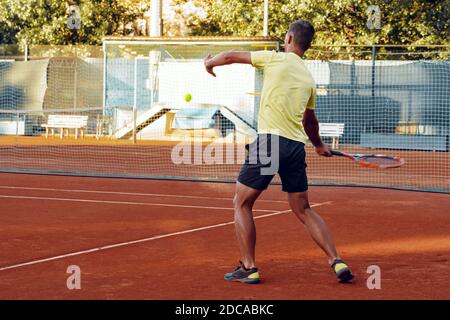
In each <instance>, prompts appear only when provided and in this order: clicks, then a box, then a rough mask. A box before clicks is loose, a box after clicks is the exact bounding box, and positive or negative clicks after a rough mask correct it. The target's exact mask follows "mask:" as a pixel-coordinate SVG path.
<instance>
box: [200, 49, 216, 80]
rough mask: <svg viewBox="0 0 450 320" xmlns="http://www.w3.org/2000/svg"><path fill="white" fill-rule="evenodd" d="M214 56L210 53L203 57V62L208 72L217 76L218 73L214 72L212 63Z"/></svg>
mask: <svg viewBox="0 0 450 320" xmlns="http://www.w3.org/2000/svg"><path fill="white" fill-rule="evenodd" d="M213 58H214V57H213V56H211V55H210V54H208V56H207V57H206V58H205V59H203V62H204V64H205V69H206V72H208V73H209V74H211V75H212V76H214V77H215V76H216V74H215V73H214V70H213V69H214V67H215V66H214V64H213V63H212V59H213Z"/></svg>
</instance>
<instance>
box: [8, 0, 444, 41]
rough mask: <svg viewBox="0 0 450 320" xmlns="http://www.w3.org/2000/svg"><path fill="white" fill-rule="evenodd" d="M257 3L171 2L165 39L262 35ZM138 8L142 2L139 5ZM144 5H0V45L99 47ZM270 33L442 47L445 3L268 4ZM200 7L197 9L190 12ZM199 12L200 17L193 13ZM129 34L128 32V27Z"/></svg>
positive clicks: (55, 1)
mask: <svg viewBox="0 0 450 320" xmlns="http://www.w3.org/2000/svg"><path fill="white" fill-rule="evenodd" d="M263 1H264V0H246V1H243V0H171V4H172V10H173V12H174V19H173V20H172V21H169V22H167V23H166V25H165V27H166V31H167V32H166V34H167V35H172V36H174V35H175V36H176V35H235V36H256V35H262V29H263V27H262V21H263ZM142 3H144V4H147V7H145V6H144V7H143V6H142ZM68 4H78V5H79V6H80V9H81V21H82V22H81V29H80V30H78V31H71V30H69V28H68V27H67V25H66V23H67V18H68V12H67V8H68ZM149 4H150V0H148V1H142V0H68V1H63V0H0V43H20V42H21V41H22V39H27V42H28V43H31V44H71V43H83V44H100V43H101V38H102V37H103V36H105V35H126V34H128V33H129V32H130V28H127V26H128V27H130V23H132V22H133V21H135V19H136V18H138V17H142V15H143V12H144V11H145V10H147V9H148V5H149ZM369 4H375V5H379V6H380V8H381V11H382V29H381V30H380V31H378V32H374V31H370V30H368V29H367V27H366V21H367V14H366V9H367V7H368V5H369ZM269 7H270V15H269V34H270V35H273V36H277V37H279V38H283V37H284V34H285V32H286V30H287V28H288V26H289V24H290V22H292V21H294V20H296V19H299V18H303V19H306V20H309V21H311V22H312V23H313V24H314V26H315V28H316V30H317V36H316V40H315V44H321V45H331V44H339V45H353V44H365V45H367V44H374V43H377V44H414V45H429V44H449V43H450V40H449V39H450V31H449V25H450V4H449V0H397V1H391V0H373V1H367V0H269ZM192 8H194V9H195V8H201V9H202V10H197V9H195V10H193V9H192ZM199 12H201V13H204V12H206V16H205V14H199ZM131 29H132V27H131Z"/></svg>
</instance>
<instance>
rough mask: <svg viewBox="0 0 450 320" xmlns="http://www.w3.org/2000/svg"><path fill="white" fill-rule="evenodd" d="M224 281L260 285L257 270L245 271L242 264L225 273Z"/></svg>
mask: <svg viewBox="0 0 450 320" xmlns="http://www.w3.org/2000/svg"><path fill="white" fill-rule="evenodd" d="M239 262H240V261H239ZM223 278H224V279H225V280H226V281H240V282H243V283H248V284H256V283H260V282H261V281H260V279H259V272H258V268H251V269H247V268H245V267H244V265H243V264H242V262H240V266H239V267H237V268H236V269H235V270H234V271H233V272H229V273H226V274H225V276H224V277H223Z"/></svg>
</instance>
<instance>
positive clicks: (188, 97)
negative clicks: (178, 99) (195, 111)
mask: <svg viewBox="0 0 450 320" xmlns="http://www.w3.org/2000/svg"><path fill="white" fill-rule="evenodd" d="M191 100H192V95H191V94H190V93H186V94H185V95H184V101H186V102H190V101H191Z"/></svg>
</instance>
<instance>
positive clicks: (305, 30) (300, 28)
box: [289, 19, 316, 51]
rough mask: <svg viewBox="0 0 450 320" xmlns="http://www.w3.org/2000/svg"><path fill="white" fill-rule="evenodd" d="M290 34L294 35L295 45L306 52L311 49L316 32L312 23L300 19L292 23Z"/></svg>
mask: <svg viewBox="0 0 450 320" xmlns="http://www.w3.org/2000/svg"><path fill="white" fill-rule="evenodd" d="M289 32H290V33H293V35H294V43H295V44H296V45H297V46H298V47H299V48H300V49H301V50H303V51H306V50H308V49H309V48H310V47H311V42H312V40H313V38H314V33H315V32H316V31H315V30H314V27H313V25H312V24H311V23H310V22H308V21H306V20H302V19H299V20H297V21H294V22H292V23H291V25H290V26H289Z"/></svg>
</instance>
